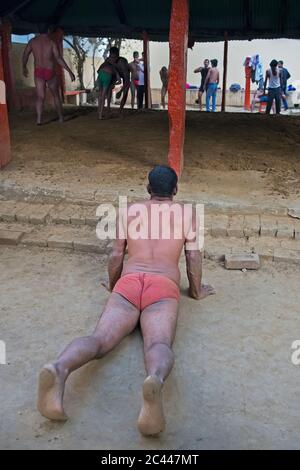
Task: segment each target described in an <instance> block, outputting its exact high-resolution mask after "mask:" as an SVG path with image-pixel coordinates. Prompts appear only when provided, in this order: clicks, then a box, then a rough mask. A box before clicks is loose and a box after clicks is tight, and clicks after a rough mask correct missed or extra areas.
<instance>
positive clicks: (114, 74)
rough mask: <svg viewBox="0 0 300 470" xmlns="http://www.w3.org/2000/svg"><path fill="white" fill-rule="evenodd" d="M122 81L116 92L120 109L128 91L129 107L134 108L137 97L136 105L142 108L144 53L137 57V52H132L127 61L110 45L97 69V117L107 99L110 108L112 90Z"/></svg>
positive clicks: (101, 112)
mask: <svg viewBox="0 0 300 470" xmlns="http://www.w3.org/2000/svg"><path fill="white" fill-rule="evenodd" d="M120 83H122V87H121V90H120V91H119V92H118V93H117V94H116V98H117V99H120V98H121V103H120V111H122V110H123V108H124V106H125V104H126V101H127V97H128V92H129V90H130V92H131V107H132V108H134V104H135V99H136V97H137V107H138V109H142V108H143V105H144V97H145V69H144V54H143V53H142V57H139V53H138V52H137V51H135V52H134V53H133V61H132V62H130V63H128V61H127V59H126V58H125V57H121V56H120V54H119V49H118V48H117V47H111V49H110V51H109V56H108V58H107V59H106V60H105V61H104V62H103V64H101V66H100V67H99V69H98V79H97V85H98V88H99V100H98V114H99V119H102V118H103V109H104V104H105V101H107V107H108V110H109V108H110V103H111V97H112V91H113V89H114V87H115V86H116V85H117V84H120Z"/></svg>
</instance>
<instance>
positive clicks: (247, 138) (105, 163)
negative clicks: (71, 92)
mask: <svg viewBox="0 0 300 470" xmlns="http://www.w3.org/2000/svg"><path fill="white" fill-rule="evenodd" d="M53 117H54V115H53V113H52V112H47V113H46V114H45V121H46V124H45V125H44V126H41V127H36V126H35V124H34V120H35V116H34V114H33V113H32V112H23V113H21V114H20V115H16V116H11V125H12V145H13V161H12V162H11V163H10V165H9V166H8V167H6V169H4V171H2V172H1V174H0V183H1V182H3V181H12V182H15V183H16V184H20V185H23V186H25V185H26V184H28V185H30V184H31V185H33V184H35V185H40V186H44V187H51V188H61V187H63V188H64V189H70V190H81V189H82V190H87V189H100V191H103V192H106V193H111V194H116V193H120V194H128V193H129V194H130V193H132V194H136V195H138V196H140V195H143V194H144V192H145V190H144V188H145V182H146V174H147V171H148V170H149V169H150V168H151V167H152V166H153V165H154V164H157V163H162V162H163V163H165V162H166V155H167V147H168V117H167V113H166V112H157V111H148V112H137V111H133V112H132V111H131V110H126V111H125V114H124V117H123V118H120V117H118V114H117V111H116V110H114V111H113V113H112V116H111V119H106V120H103V121H99V120H97V114H96V111H95V109H94V108H71V107H68V108H67V109H66V117H67V121H66V122H65V123H64V124H63V125H61V124H59V123H58V122H57V121H53ZM51 119H52V120H51ZM299 194H300V118H299V117H296V116H290V117H289V116H280V117H277V116H265V115H258V114H254V115H250V114H243V113H236V114H234V113H228V114H221V113H217V114H209V115H207V114H206V113H199V112H192V111H190V112H188V113H187V123H186V144H185V168H184V172H183V175H182V179H181V185H180V193H179V196H180V197H182V198H192V199H194V200H195V199H196V200H203V201H208V200H210V201H211V200H216V201H225V202H226V201H228V202H240V203H251V204H272V205H276V204H280V205H289V204H292V203H295V202H297V200H298V199H299Z"/></svg>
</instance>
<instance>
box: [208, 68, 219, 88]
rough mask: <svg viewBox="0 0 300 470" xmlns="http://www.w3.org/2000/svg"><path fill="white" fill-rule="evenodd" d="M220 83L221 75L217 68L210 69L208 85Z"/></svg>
mask: <svg viewBox="0 0 300 470" xmlns="http://www.w3.org/2000/svg"><path fill="white" fill-rule="evenodd" d="M219 81H220V74H219V70H218V69H217V68H215V67H212V68H211V69H209V71H208V74H207V84H210V83H217V84H218V83H219Z"/></svg>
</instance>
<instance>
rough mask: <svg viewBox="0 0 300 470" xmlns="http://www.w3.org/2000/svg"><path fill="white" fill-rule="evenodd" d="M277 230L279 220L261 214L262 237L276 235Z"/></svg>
mask: <svg viewBox="0 0 300 470" xmlns="http://www.w3.org/2000/svg"><path fill="white" fill-rule="evenodd" d="M277 230H278V225H277V220H276V219H275V218H274V217H271V216H265V215H261V217H260V235H261V236H262V237H275V236H276V234H277Z"/></svg>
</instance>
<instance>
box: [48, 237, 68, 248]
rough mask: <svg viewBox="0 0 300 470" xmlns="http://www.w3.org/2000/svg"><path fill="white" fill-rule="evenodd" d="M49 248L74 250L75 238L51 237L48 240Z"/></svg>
mask: <svg viewBox="0 0 300 470" xmlns="http://www.w3.org/2000/svg"><path fill="white" fill-rule="evenodd" d="M47 245H48V246H49V248H68V249H73V238H72V237H70V235H69V234H60V235H58V234H56V235H50V237H48V240H47Z"/></svg>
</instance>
